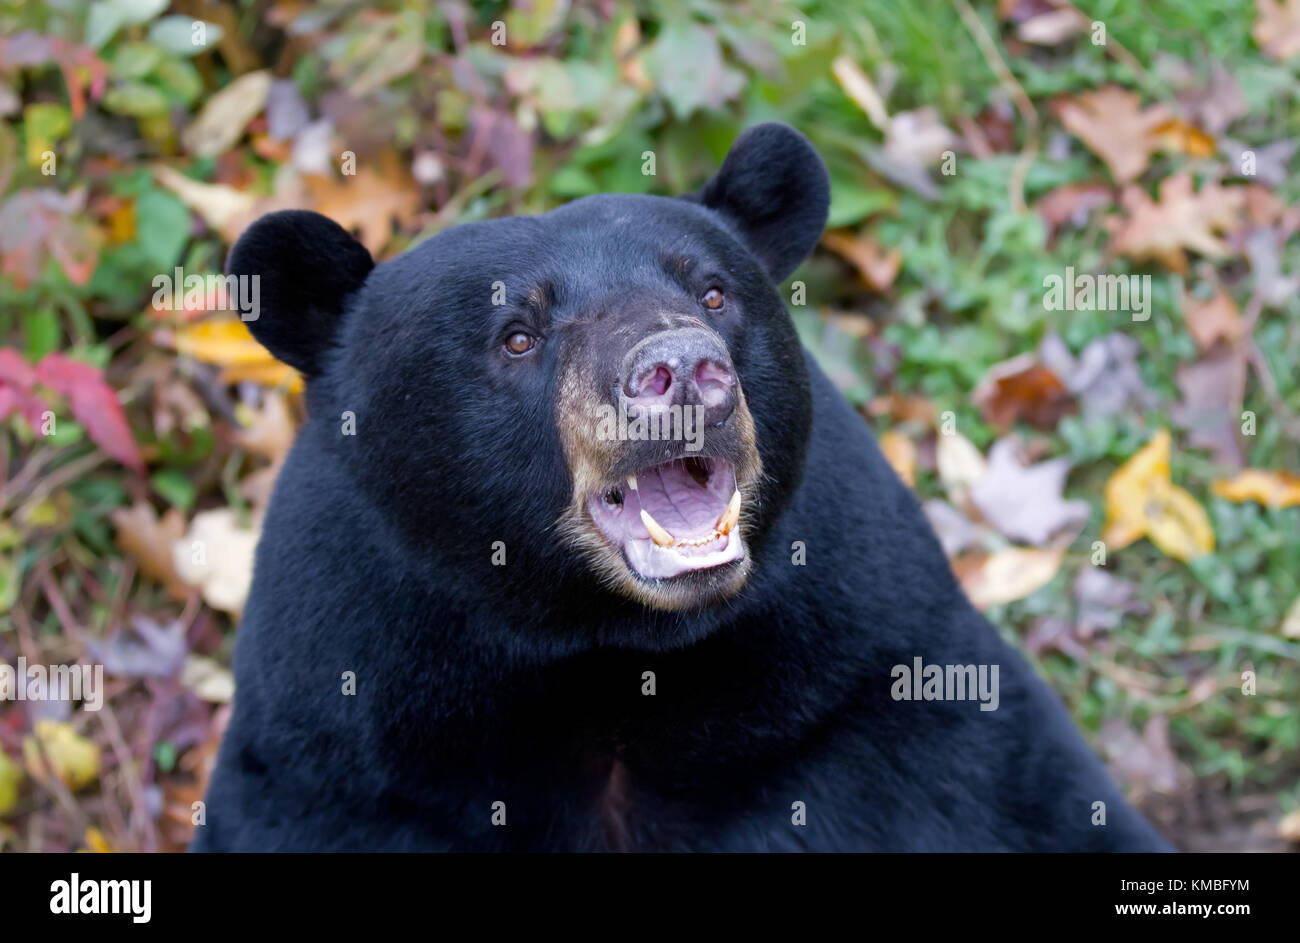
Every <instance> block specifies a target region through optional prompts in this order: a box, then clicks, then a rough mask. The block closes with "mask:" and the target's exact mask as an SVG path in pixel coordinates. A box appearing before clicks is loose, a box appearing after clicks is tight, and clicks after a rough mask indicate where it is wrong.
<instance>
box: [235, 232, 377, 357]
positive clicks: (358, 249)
mask: <svg viewBox="0 0 1300 943" xmlns="http://www.w3.org/2000/svg"><path fill="white" fill-rule="evenodd" d="M374 267H375V263H374V260H373V259H371V258H370V253H369V252H367V251H366V249H365V247H364V246H362V245H361V243H359V242H357V241H356V240H355V239H353V238H352V236H351V235H350V234H349V233H348V231H347V230H346V229H344V228H343V227H342V226H340V225H339V224H338V223H336V222H334V221H333V220H332V219H328V218H327V217H324V216H322V215H320V214H319V213H312V212H309V211H308V210H281V211H279V212H276V213H268V214H267V215H266V216H263V217H262V218H261V219H259V220H258V221H257V222H255V223H253V225H252V226H250V227H248V229H246V230H245V231H244V234H243V235H242V236H240V237H239V239H238V241H236V243H235V247H234V248H233V249H231V250H230V257H229V258H228V259H227V260H226V273H227V274H229V275H238V276H241V277H242V276H246V275H251V276H253V277H254V278H255V279H256V282H255V284H256V285H257V292H258V294H257V295H256V296H255V297H257V299H258V311H257V317H256V318H255V319H253V320H250V321H248V329H249V330H250V331H251V332H252V333H253V336H254V337H256V338H257V340H258V341H259V342H260V343H261V344H262V346H263V347H265V348H266V349H267V350H269V351H270V352H271V353H272V354H274V355H275V357H276V359H277V360H282V361H284V362H285V363H287V364H288V365H289V366H291V367H294V368H296V369H297V370H299V371H301V372H302V373H303V374H304V375H306V376H308V377H312V376H315V375H316V374H318V373H320V371H321V368H322V356H323V354H324V352H325V350H326V349H327V348H328V347H329V345H330V343H331V342H332V341H333V338H334V334H335V331H337V330H338V327H339V324H340V322H341V321H342V319H343V304H344V301H345V299H346V298H347V296H348V295H350V294H352V293H353V292H354V291H356V290H357V289H358V288H360V287H361V286H362V284H363V283H364V282H365V280H366V276H367V275H369V274H370V270H371V269H372V268H374Z"/></svg>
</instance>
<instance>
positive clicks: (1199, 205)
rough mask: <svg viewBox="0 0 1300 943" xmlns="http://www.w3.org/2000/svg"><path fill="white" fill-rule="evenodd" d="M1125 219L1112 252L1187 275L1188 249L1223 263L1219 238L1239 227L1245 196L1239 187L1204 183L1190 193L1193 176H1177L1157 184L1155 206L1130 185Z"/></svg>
mask: <svg viewBox="0 0 1300 943" xmlns="http://www.w3.org/2000/svg"><path fill="white" fill-rule="evenodd" d="M1121 202H1122V203H1123V205H1124V208H1125V209H1126V210H1127V211H1128V214H1129V216H1128V219H1127V220H1124V221H1123V222H1122V223H1120V224H1119V225H1118V227H1117V229H1118V231H1117V233H1116V235H1115V241H1114V242H1113V243H1112V248H1113V249H1114V250H1115V251H1116V252H1118V253H1119V254H1121V255H1126V256H1128V257H1129V258H1131V259H1134V260H1138V261H1141V260H1144V259H1155V260H1157V261H1159V262H1161V263H1163V264H1164V265H1166V266H1167V267H1168V268H1170V269H1172V270H1173V271H1175V272H1178V273H1183V272H1185V271H1187V255H1186V254H1185V251H1184V250H1187V249H1191V250H1192V251H1194V252H1199V253H1200V254H1201V255H1207V256H1211V257H1214V258H1222V257H1223V256H1226V255H1228V254H1230V251H1231V250H1230V247H1229V246H1228V244H1227V243H1226V242H1224V241H1223V239H1221V238H1220V235H1221V234H1224V233H1228V232H1232V231H1234V230H1235V229H1237V228H1238V226H1239V225H1240V223H1241V213H1242V209H1243V207H1244V203H1245V195H1244V194H1243V193H1242V192H1241V190H1240V188H1229V187H1222V186H1219V185H1218V184H1217V183H1207V184H1206V185H1205V186H1203V187H1201V190H1200V192H1199V193H1197V192H1195V190H1194V185H1193V183H1192V175H1191V174H1189V173H1177V174H1174V175H1173V176H1171V177H1167V178H1166V179H1165V180H1163V181H1162V182H1161V183H1160V199H1159V201H1158V202H1156V201H1152V199H1151V198H1150V197H1149V196H1147V195H1146V193H1144V192H1143V191H1142V189H1141V188H1139V187H1136V186H1130V187H1128V188H1126V189H1125V191H1124V195H1123V197H1122V199H1121Z"/></svg>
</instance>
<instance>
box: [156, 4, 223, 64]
mask: <svg viewBox="0 0 1300 943" xmlns="http://www.w3.org/2000/svg"><path fill="white" fill-rule="evenodd" d="M200 24H201V25H202V26H203V29H202V30H196V29H195V27H196V26H199V25H200ZM224 35H225V33H224V31H223V30H222V29H221V27H220V26H218V25H217V24H216V23H209V22H207V21H205V20H196V19H194V18H193V17H189V16H180V15H179V14H175V15H172V16H164V17H163V18H162V19H160V20H158V21H157V22H155V23H154V24H153V25H152V26H150V27H149V42H151V43H153V44H154V45H155V46H159V47H161V48H162V49H165V50H167V51H168V52H170V53H172V54H173V55H177V56H197V55H198V54H199V53H201V52H204V51H206V50H208V49H210V48H211V47H212V46H214V45H216V44H217V43H219V42H221V37H222V36H224ZM200 40H201V41H200Z"/></svg>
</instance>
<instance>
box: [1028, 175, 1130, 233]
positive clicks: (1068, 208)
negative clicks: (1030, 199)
mask: <svg viewBox="0 0 1300 943" xmlns="http://www.w3.org/2000/svg"><path fill="white" fill-rule="evenodd" d="M1113 202H1115V195H1114V194H1113V193H1112V192H1111V188H1110V187H1107V186H1103V185H1102V184H1100V183H1067V184H1064V185H1062V186H1059V187H1057V188H1056V189H1054V190H1052V191H1050V192H1049V193H1048V194H1047V195H1046V196H1044V197H1043V198H1042V199H1041V200H1039V201H1038V204H1037V205H1036V206H1035V207H1034V209H1035V210H1037V211H1038V215H1039V216H1041V217H1042V218H1043V222H1045V223H1047V231H1048V235H1049V236H1053V237H1054V236H1055V235H1056V233H1057V231H1058V230H1060V229H1061V228H1062V227H1063V226H1064V225H1065V224H1066V223H1069V224H1070V226H1072V227H1073V228H1075V229H1080V228H1082V227H1083V226H1084V225H1086V224H1087V222H1088V216H1089V215H1090V214H1091V213H1092V211H1093V210H1096V209H1101V208H1103V207H1108V206H1110V205H1111V204H1112V203H1113Z"/></svg>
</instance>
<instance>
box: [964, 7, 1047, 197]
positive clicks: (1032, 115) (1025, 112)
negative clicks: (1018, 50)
mask: <svg viewBox="0 0 1300 943" xmlns="http://www.w3.org/2000/svg"><path fill="white" fill-rule="evenodd" d="M953 3H954V4H955V5H956V7H957V12H958V13H959V14H960V15H961V18H962V22H964V23H965V24H966V28H967V29H968V30H969V31H970V34H971V36H972V37H973V38H974V40H975V44H976V45H977V46H979V48H980V53H981V54H982V55H983V56H984V61H985V62H987V63H988V66H989V68H990V69H992V70H993V74H994V75H995V76H997V79H998V84H999V85H1001V86H1002V89H1003V91H1005V92H1006V93H1007V94H1009V95H1010V96H1011V99H1012V100H1013V101H1014V102H1015V103H1016V110H1017V111H1019V112H1020V117H1021V118H1022V119H1023V120H1024V122H1025V144H1024V147H1022V148H1021V150H1020V156H1019V157H1017V158H1016V162H1015V165H1014V166H1013V167H1012V168H1011V177H1010V180H1009V181H1008V190H1009V191H1010V197H1011V208H1012V210H1014V211H1015V212H1017V213H1023V212H1024V211H1025V177H1026V176H1027V175H1028V173H1029V167H1030V165H1031V164H1032V163H1033V162H1034V158H1035V157H1037V156H1038V112H1037V111H1035V110H1034V103H1033V102H1031V101H1030V100H1029V96H1028V95H1026V94H1025V90H1024V89H1023V88H1021V86H1020V83H1019V82H1017V81H1016V77H1015V76H1014V75H1012V74H1011V69H1009V68H1008V67H1007V63H1006V60H1005V59H1003V58H1002V54H1001V53H1000V52H998V47H997V44H996V43H995V42H994V41H993V37H992V36H990V35H989V31H988V30H986V29H985V28H984V21H983V20H981V19H980V18H979V15H978V14H976V12H975V11H974V9H972V8H971V5H970V2H969V0H953Z"/></svg>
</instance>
